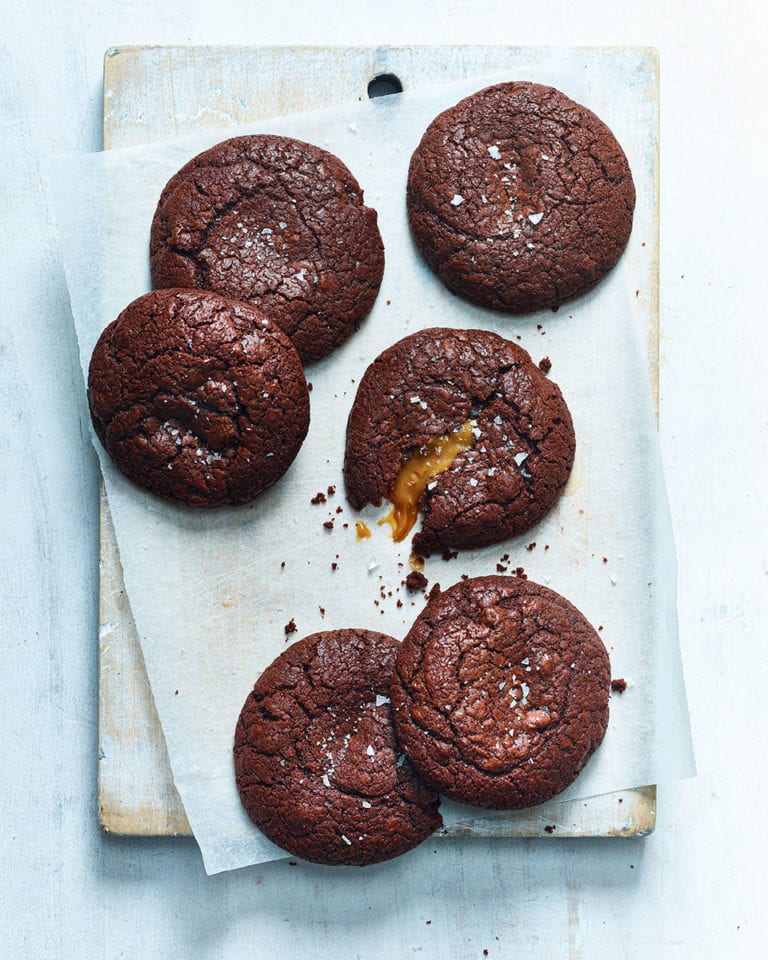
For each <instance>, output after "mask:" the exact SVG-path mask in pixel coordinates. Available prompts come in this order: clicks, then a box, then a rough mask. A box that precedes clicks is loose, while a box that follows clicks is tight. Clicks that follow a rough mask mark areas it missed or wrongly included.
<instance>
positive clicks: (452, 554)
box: [443, 550, 459, 561]
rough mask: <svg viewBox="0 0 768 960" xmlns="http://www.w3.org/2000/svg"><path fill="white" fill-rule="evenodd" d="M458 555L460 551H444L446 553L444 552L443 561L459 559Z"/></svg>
mask: <svg viewBox="0 0 768 960" xmlns="http://www.w3.org/2000/svg"><path fill="white" fill-rule="evenodd" d="M458 555H459V551H458V550H444V551H443V560H446V561H448V560H455V559H456V557H458Z"/></svg>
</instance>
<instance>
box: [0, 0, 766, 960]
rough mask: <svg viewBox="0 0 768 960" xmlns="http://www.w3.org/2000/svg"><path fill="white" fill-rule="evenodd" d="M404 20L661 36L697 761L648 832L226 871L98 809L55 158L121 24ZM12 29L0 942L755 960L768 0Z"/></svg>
mask: <svg viewBox="0 0 768 960" xmlns="http://www.w3.org/2000/svg"><path fill="white" fill-rule="evenodd" d="M398 39H399V40H401V41H405V42H408V43H435V44H446V43H458V42H461V43H488V42H489V41H495V42H496V43H528V44H532V43H549V44H571V45H572V44H582V45H583V44H593V45H594V44H597V45H611V44H618V45H624V46H627V45H633V44H640V43H642V44H648V45H652V46H656V47H658V48H659V51H660V60H661V67H662V70H661V74H662V82H661V123H662V139H663V144H664V151H663V154H662V156H661V185H662V191H661V222H662V236H663V244H662V262H661V297H660V305H661V316H662V340H661V364H660V394H661V418H660V434H661V439H662V446H663V452H664V455H665V461H666V471H667V481H668V487H669V492H670V497H671V505H672V512H673V519H674V523H675V531H676V536H677V547H678V556H679V562H680V592H679V597H680V606H679V611H680V626H681V642H682V648H683V658H684V663H685V667H686V675H687V681H688V696H689V704H690V709H691V717H692V723H693V733H694V740H695V744H696V750H697V759H698V767H699V775H698V777H697V778H696V779H693V780H690V781H686V782H683V783H676V784H666V785H664V787H663V789H661V790H660V791H659V807H658V819H657V826H656V829H655V831H654V832H653V834H651V835H650V836H649V837H646V838H645V839H643V840H641V841H633V840H629V841H626V842H622V843H615V842H613V841H610V840H603V839H600V838H595V839H590V838H585V839H582V840H578V841H573V842H571V841H561V842H559V843H550V842H549V841H548V840H537V839H532V840H517V839H509V840H507V839H499V838H494V839H488V840H484V839H479V838H473V839H472V840H463V839H462V838H455V839H453V840H450V841H444V842H442V843H441V845H440V847H439V848H438V847H437V845H436V844H425V845H424V846H423V847H422V848H421V849H419V850H416V851H413V854H409V855H408V856H407V857H405V858H402V860H401V861H400V862H393V863H390V864H382V865H381V868H380V869H376V870H374V871H372V872H364V871H335V870H334V871H325V870H322V869H320V868H304V867H301V866H297V867H290V866H289V865H288V864H287V863H276V864H270V865H266V866H265V867H261V868H255V869H249V870H240V871H236V872H234V873H231V874H227V875H223V876H220V877H213V878H206V877H205V876H204V874H203V869H202V864H201V862H200V858H199V855H198V852H197V850H196V847H195V845H194V843H193V842H192V841H188V840H184V839H181V838H180V839H177V840H173V841H170V842H169V841H165V840H160V839H140V838H132V839H123V838H119V837H114V836H109V835H105V834H104V833H103V832H102V831H101V830H100V828H99V825H98V814H97V796H96V762H95V756H94V754H95V743H96V719H97V692H98V691H97V661H96V650H97V639H98V638H97V635H96V623H97V597H98V507H97V503H98V473H97V468H96V461H95V457H94V455H93V453H92V451H91V447H90V441H89V440H88V438H87V434H86V433H85V432H84V431H83V430H81V423H82V424H84V423H85V420H84V417H85V407H84V403H83V387H82V379H81V375H80V372H79V366H78V360H77V356H76V347H75V338H74V331H73V329H72V325H71V320H70V318H69V315H68V308H67V292H66V288H65V286H64V282H63V275H62V272H61V269H60V265H59V264H58V261H57V260H56V244H55V238H54V237H53V235H52V233H51V230H50V225H51V217H50V213H49V212H48V211H47V210H46V205H45V201H44V197H43V196H42V193H41V188H42V184H41V182H40V178H39V177H38V176H37V173H36V161H37V160H38V159H42V160H45V159H46V158H47V157H50V156H52V155H61V154H66V155H73V154H80V153H83V152H85V151H88V150H97V149H99V148H100V146H101V136H102V133H101V129H102V128H101V124H102V90H101V76H102V61H103V54H104V51H105V50H106V49H107V48H108V47H110V46H113V45H114V44H116V43H122V44H127V43H157V44H170V43H186V44H188V43H198V44H211V43H246V44H254V43H266V44H273V45H274V44H290V43H328V44H340V43H346V44H351V45H357V46H359V45H371V44H378V43H382V42H386V41H393V40H398ZM3 44H5V45H6V46H7V48H8V56H7V59H6V60H3V59H2V57H1V56H0V107H1V109H0V142H1V143H2V144H3V177H2V178H0V197H2V202H3V219H2V229H0V252H1V253H2V259H1V260H0V264H1V265H2V266H0V287H1V288H2V292H3V294H4V297H3V304H4V309H3V310H1V311H0V400H1V401H2V407H1V408H2V411H3V416H2V426H1V427H0V491H1V492H2V496H0V529H1V530H2V536H0V658H1V659H0V664H1V666H0V685H2V696H0V730H2V738H0V754H1V755H2V762H1V763H0V830H1V831H2V843H1V844H0V869H1V870H2V876H3V882H2V883H1V884H0V944H1V945H2V946H1V947H0V955H2V956H3V957H5V956H8V957H13V958H17V957H18V958H25V960H26V958H33V960H39V958H45V960H48V958H55V960H84V958H94V960H105V958H108V960H118V958H123V960H132V958H145V957H147V958H152V960H179V958H188V957H194V958H195V960H241V958H243V957H254V958H261V957H264V958H266V957H279V958H283V957H311V958H313V960H315V958H317V960H339V958H344V960H347V958H349V960H352V958H356V957H361V958H364V960H392V958H393V957H397V958H400V957H403V958H405V957H418V958H420V960H468V958H478V960H481V958H482V957H483V950H484V949H487V950H488V956H489V957H490V958H491V960H494V958H511V957H517V956H519V955H520V953H521V952H522V951H524V952H527V953H531V954H533V955H535V956H537V957H543V958H549V957H553V958H569V960H647V958H648V957H654V958H657V960H691V958H695V960H722V958H731V957H733V958H738V960H762V958H763V957H764V956H765V944H766V942H768V922H767V921H766V916H765V913H766V911H765V889H766V883H767V881H768V877H767V876H766V864H768V837H767V836H766V831H765V830H763V829H762V823H763V821H764V807H765V797H764V791H763V790H762V789H761V783H763V782H764V781H765V776H764V772H765V759H764V758H765V757H766V756H768V702H767V701H766V698H765V692H764V687H765V677H766V675H767V674H768V647H766V644H765V642H764V638H765V636H766V635H768V605H766V603H765V584H766V570H768V558H767V557H766V548H765V536H764V533H763V531H764V530H765V528H766V520H768V499H767V497H766V488H765V484H764V483H763V481H762V478H763V477H764V476H765V473H766V467H767V466H768V435H767V434H768V431H766V423H765V383H764V381H765V376H764V371H765V369H766V365H767V364H766V361H768V355H767V354H768V349H767V347H766V325H765V318H764V317H765V289H764V287H765V285H764V275H765V255H764V251H765V238H764V231H765V223H766V220H768V209H766V203H767V202H766V197H765V193H764V191H763V190H762V189H760V185H761V184H762V182H763V179H764V166H765V160H764V156H763V151H762V149H761V144H762V143H763V142H764V141H765V139H766V133H768V131H766V129H765V128H766V116H765V108H764V97H765V87H766V76H765V56H764V51H765V46H766V36H765V23H764V13H763V10H762V7H761V6H759V5H758V4H751V3H747V2H744V0H741V2H736V3H733V4H723V3H721V2H720V0H698V2H696V3H693V2H692V0H680V2H677V3H669V2H666V0H647V2H644V3H642V4H634V5H625V6H623V7H621V8H618V7H617V5H616V4H615V2H609V0H592V2H591V3H589V4H574V3H572V2H571V0H551V2H549V3H546V4H544V3H541V4H515V3H514V2H509V0H504V2H503V3H502V2H499V0H452V2H451V3H446V2H445V0H422V2H420V3H418V4H416V3H413V2H412V0H390V2H389V3H388V4H386V5H374V4H369V3H366V2H365V0H334V3H333V4H330V5H322V4H319V3H316V2H310V0H306V2H302V0H281V2H280V3H270V2H264V3H259V4H256V3H253V0H218V2H217V3H215V4H211V3H209V2H206V0H184V2H183V3H181V2H180V0H167V2H165V3H163V4H157V3H155V2H150V0H135V2H133V3H131V4H109V3H104V2H103V0H55V2H54V0H27V2H25V3H15V4H12V3H11V2H10V0H8V2H5V3H0V45H3ZM8 65H10V67H12V68H13V72H14V73H15V76H16V82H15V86H13V85H12V84H10V83H9V82H8V79H7V78H8V76H9V71H8V69H7V67H8ZM702 105H703V106H702ZM745 438H747V439H746V440H745ZM438 863H439V866H438ZM427 921H430V922H429V923H428V922H427Z"/></svg>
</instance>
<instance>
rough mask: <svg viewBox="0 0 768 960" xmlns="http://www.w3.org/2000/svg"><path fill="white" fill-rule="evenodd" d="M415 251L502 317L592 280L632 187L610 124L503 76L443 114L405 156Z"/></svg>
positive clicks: (624, 217) (620, 232)
mask: <svg viewBox="0 0 768 960" xmlns="http://www.w3.org/2000/svg"><path fill="white" fill-rule="evenodd" d="M407 204H408V217H409V222H410V227H411V232H412V234H413V237H414V240H415V241H416V244H417V246H418V247H419V249H420V250H421V253H422V255H423V256H424V259H425V260H426V261H427V263H428V264H429V266H430V267H431V268H432V270H433V271H434V272H435V273H436V274H437V275H438V276H439V277H440V279H441V280H442V281H443V283H445V285H446V286H447V287H448V288H449V289H450V290H451V291H453V292H454V293H456V294H458V295H459V296H462V297H464V298H466V299H467V300H470V301H472V302H473V303H477V304H479V305H481V306H485V307H490V308H492V309H494V310H501V311H505V312H509V313H527V312H530V311H533V310H538V309H542V308H545V307H553V308H556V307H558V306H559V305H560V304H561V303H563V302H565V301H566V300H570V299H572V298H573V297H576V296H579V295H580V294H583V293H585V292H586V291H588V290H590V289H591V288H592V287H593V286H595V284H597V283H598V282H599V281H600V280H601V279H602V278H603V277H604V276H605V275H606V274H607V273H608V272H609V271H610V270H611V269H612V268H613V267H614V265H615V264H616V262H617V260H618V259H619V257H620V256H621V253H622V251H623V250H624V247H625V246H626V244H627V241H628V239H629V235H630V231H631V229H632V217H633V213H634V207H635V188H634V183H633V181H632V174H631V171H630V169H629V164H628V162H627V158H626V156H625V155H624V152H623V150H622V149H621V146H620V145H619V144H618V142H617V141H616V138H615V137H614V136H613V134H612V133H611V131H610V130H609V129H608V127H607V126H606V125H605V124H604V123H603V122H602V120H600V119H599V118H598V117H597V116H595V114H594V113H592V112H591V111H590V110H588V109H587V108H586V107H583V106H581V105H580V104H577V103H575V102H574V101H573V100H570V99H569V98H568V97H566V96H565V94H563V93H561V92H560V91H559V90H556V89H554V88H553V87H547V86H542V85H540V84H536V83H522V82H521V83H503V84H497V85H495V86H492V87H487V88H485V89H484V90H480V91H478V92H477V93H475V94H473V95H472V96H469V97H467V98H465V99H464V100H461V101H460V102H459V103H457V104H456V105H455V106H453V107H451V108H449V109H448V110H446V111H444V112H443V113H441V114H440V115H439V116H438V117H436V118H435V120H433V121H432V123H431V124H430V126H429V127H428V128H427V130H426V132H425V133H424V136H423V137H422V140H421V142H420V144H419V146H418V147H417V148H416V150H415V152H414V154H413V156H412V158H411V163H410V169H409V174H408V188H407Z"/></svg>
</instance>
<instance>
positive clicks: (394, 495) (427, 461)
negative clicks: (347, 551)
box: [379, 420, 474, 543]
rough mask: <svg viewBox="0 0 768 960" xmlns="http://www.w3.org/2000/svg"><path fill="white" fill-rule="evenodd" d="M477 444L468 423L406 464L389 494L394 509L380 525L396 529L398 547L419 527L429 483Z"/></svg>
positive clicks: (440, 439)
mask: <svg viewBox="0 0 768 960" xmlns="http://www.w3.org/2000/svg"><path fill="white" fill-rule="evenodd" d="M473 442H474V434H473V427H472V423H471V422H470V421H469V420H468V421H467V422H466V423H465V424H464V426H463V427H462V428H461V429H460V430H457V431H456V433H450V434H448V435H447V436H443V437H433V438H432V439H431V440H430V441H429V442H428V443H427V444H426V446H424V447H422V449H421V450H420V451H419V453H415V454H414V455H413V456H412V457H411V458H410V460H407V461H406V462H405V463H404V464H403V466H402V467H401V469H400V473H398V475H397V479H396V480H395V485H394V486H393V487H392V489H391V490H390V491H389V493H388V494H387V500H389V502H390V503H391V504H392V509H391V510H390V511H389V513H388V514H387V515H386V516H385V517H382V518H381V520H379V525H381V524H382V523H388V524H389V525H390V527H392V539H393V540H395V541H396V542H397V543H399V542H400V541H401V540H405V538H406V537H407V536H408V534H409V532H410V530H411V528H412V527H413V525H414V524H415V523H416V518H417V517H418V515H419V503H420V502H421V496H422V494H423V493H424V490H425V489H426V486H427V484H428V483H429V481H430V480H432V479H433V477H436V476H437V475H438V474H439V473H443V471H445V470H447V469H448V467H450V465H451V464H452V463H453V461H454V460H455V459H456V457H458V455H459V454H460V453H461V452H462V451H464V450H469V448H470V447H471V446H472V444H473Z"/></svg>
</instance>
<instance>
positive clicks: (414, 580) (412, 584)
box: [405, 570, 429, 593]
mask: <svg viewBox="0 0 768 960" xmlns="http://www.w3.org/2000/svg"><path fill="white" fill-rule="evenodd" d="M428 583H429V580H427V578H426V577H425V576H424V574H423V573H422V572H421V571H420V570H411V572H410V573H409V574H408V576H407V577H406V578H405V588H406V590H408V592H409V593H415V592H416V591H417V590H423V589H424V588H425V587H426V585H427V584H428Z"/></svg>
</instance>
